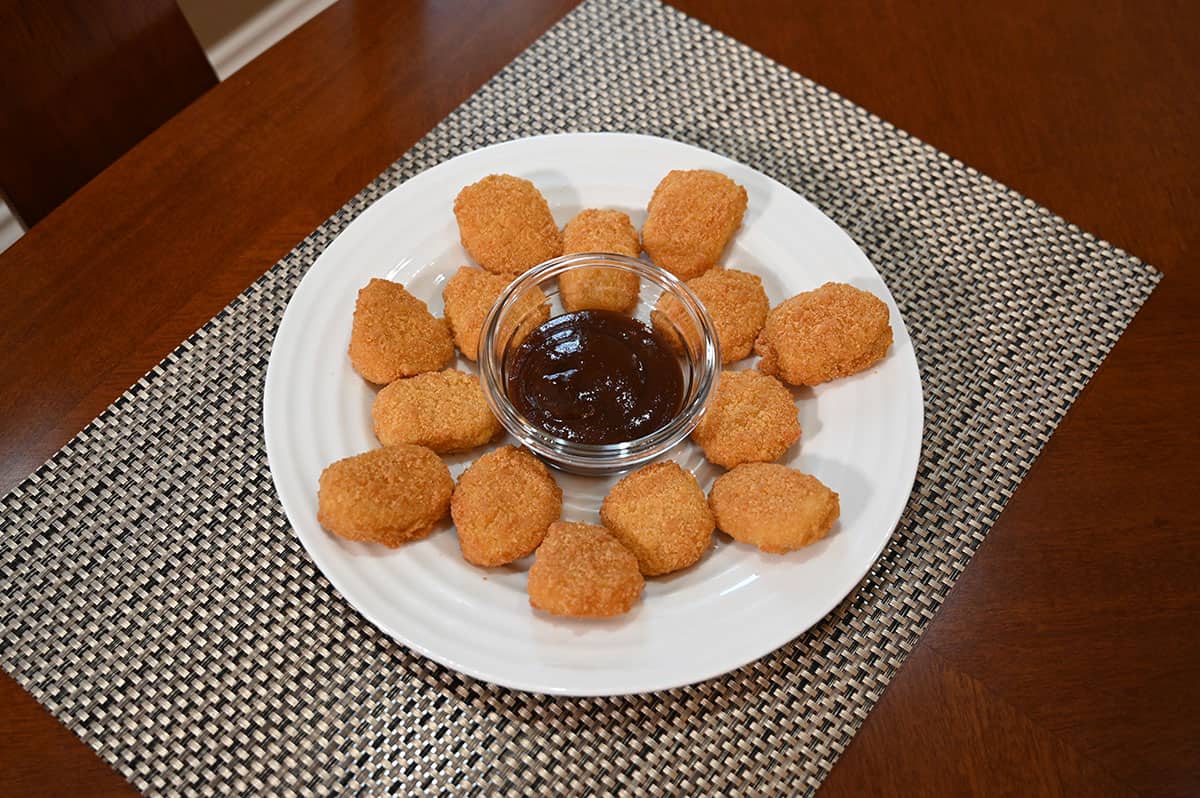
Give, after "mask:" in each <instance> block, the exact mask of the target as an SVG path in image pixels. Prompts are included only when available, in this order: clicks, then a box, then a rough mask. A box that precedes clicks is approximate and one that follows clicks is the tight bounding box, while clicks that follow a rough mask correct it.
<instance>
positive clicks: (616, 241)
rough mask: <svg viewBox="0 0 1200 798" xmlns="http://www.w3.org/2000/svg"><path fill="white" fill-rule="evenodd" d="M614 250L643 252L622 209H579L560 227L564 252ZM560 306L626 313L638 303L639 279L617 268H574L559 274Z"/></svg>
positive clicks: (619, 252) (635, 253) (635, 232)
mask: <svg viewBox="0 0 1200 798" xmlns="http://www.w3.org/2000/svg"><path fill="white" fill-rule="evenodd" d="M573 252H615V253H617V254H618V255H628V256H629V257H631V258H636V257H637V256H638V255H640V254H641V252H642V245H641V243H640V242H639V241H638V234H637V230H636V229H634V226H633V223H632V222H631V221H629V214H627V213H621V211H599V210H595V209H593V208H589V209H588V210H584V211H580V212H579V213H578V214H577V215H576V216H575V218H574V219H572V220H571V221H569V222H567V226H566V227H564V228H563V254H564V255H570V254H571V253H573ZM558 289H559V293H560V295H561V296H562V303H563V307H564V308H566V309H567V310H568V311H576V310H612V311H616V312H617V313H628V312H629V311H631V310H633V308H634V306H636V305H637V301H638V292H639V290H640V289H641V280H639V279H638V276H637V275H636V274H632V273H630V272H623V271H621V270H620V269H611V268H610V269H606V268H603V267H597V268H594V269H576V270H574V271H570V272H567V273H566V274H564V275H561V276H560V277H559V278H558Z"/></svg>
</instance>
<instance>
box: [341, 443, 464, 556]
mask: <svg viewBox="0 0 1200 798" xmlns="http://www.w3.org/2000/svg"><path fill="white" fill-rule="evenodd" d="M453 490H454V480H453V479H452V478H451V476H450V469H448V468H446V464H445V463H443V462H442V461H441V458H439V457H438V456H437V455H436V454H434V453H433V452H432V451H431V450H429V449H426V448H425V447H424V446H412V445H409V444H400V445H399V446H387V447H384V448H383V449H374V450H372V451H369V452H363V453H362V454H357V455H354V456H353V457H347V458H345V459H344V460H338V461H337V462H336V463H332V464H330V465H329V466H328V467H327V468H326V469H325V470H324V471H322V472H321V479H320V483H319V487H318V489H317V521H318V522H319V523H320V524H321V526H323V527H324V528H325V529H327V530H328V531H330V532H332V533H334V534H335V535H340V536H341V537H344V538H346V539H348V540H357V541H359V542H361V543H382V544H383V545H384V546H388V547H389V548H393V549H394V548H396V547H397V546H400V545H402V544H404V543H407V542H409V541H410V540H418V539H420V538H423V537H425V536H426V535H428V534H429V533H430V532H432V531H433V527H434V526H435V525H436V524H437V522H438V521H441V520H442V519H443V518H445V517H446V513H447V512H448V511H449V510H450V494H451V492H452V491H453Z"/></svg>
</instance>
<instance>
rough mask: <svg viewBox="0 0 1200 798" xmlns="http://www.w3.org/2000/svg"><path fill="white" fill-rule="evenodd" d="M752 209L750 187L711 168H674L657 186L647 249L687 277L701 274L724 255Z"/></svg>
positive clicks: (645, 235) (648, 222)
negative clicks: (748, 198)
mask: <svg viewBox="0 0 1200 798" xmlns="http://www.w3.org/2000/svg"><path fill="white" fill-rule="evenodd" d="M745 213H746V189H744V188H742V187H741V186H739V185H738V184H737V183H735V182H733V181H732V180H730V179H729V178H728V177H726V176H725V175H723V174H720V173H719V172H710V171H709V170H707V169H693V170H691V171H679V170H676V171H673V172H669V173H668V174H667V176H666V177H664V178H663V179H662V181H661V182H660V183H659V184H658V187H657V188H655V189H654V196H653V197H651V198H650V206H649V208H648V209H647V216H646V223H645V224H643V225H642V248H643V249H645V250H646V252H647V253H649V255H650V258H651V259H652V260H653V261H654V262H655V263H656V264H658V265H659V266H661V267H662V268H664V269H666V270H667V271H669V272H671V273H672V274H674V275H675V276H676V277H678V278H679V279H681V280H690V279H692V278H693V277H699V276H700V275H701V274H703V273H704V272H706V271H708V270H709V269H711V268H712V267H713V265H714V264H715V263H716V262H717V258H719V257H721V253H722V252H724V251H725V246H726V245H727V244H728V243H729V239H731V238H733V234H734V233H735V232H736V231H737V229H738V227H740V226H741V224H742V216H744V215H745Z"/></svg>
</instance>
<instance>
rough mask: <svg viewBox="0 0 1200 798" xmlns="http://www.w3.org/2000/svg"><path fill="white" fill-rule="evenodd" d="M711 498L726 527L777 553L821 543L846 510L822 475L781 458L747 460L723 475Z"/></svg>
mask: <svg viewBox="0 0 1200 798" xmlns="http://www.w3.org/2000/svg"><path fill="white" fill-rule="evenodd" d="M708 503H709V506H711V507H712V511H713V514H714V515H715V516H716V517H717V526H718V527H719V528H720V529H721V530H722V531H723V532H725V533H726V534H728V535H729V536H730V537H732V538H733V539H734V540H737V541H741V542H742V543H749V544H751V545H753V546H757V547H758V548H760V549H762V550H763V551H765V552H769V553H771V554H783V553H785V552H789V551H793V550H795V549H798V548H801V547H802V546H807V545H808V544H810V543H816V542H817V541H818V540H820V539H821V538H823V537H825V536H826V535H828V534H829V530H830V529H831V528H832V527H833V522H834V521H836V520H837V518H838V515H839V513H840V512H841V508H840V506H839V504H838V495H837V494H836V493H834V492H833V491H831V490H830V489H829V488H827V487H825V485H823V484H822V483H821V481H820V480H819V479H817V478H816V477H814V476H811V475H809V474H802V473H801V472H799V471H797V470H795V469H794V468H788V467H786V466H782V465H778V464H776V463H746V464H745V465H740V466H738V467H737V468H735V469H733V470H732V471H730V472H728V473H726V474H722V475H721V476H720V477H717V481H716V482H714V483H713V487H712V490H711V491H710V492H709V495H708Z"/></svg>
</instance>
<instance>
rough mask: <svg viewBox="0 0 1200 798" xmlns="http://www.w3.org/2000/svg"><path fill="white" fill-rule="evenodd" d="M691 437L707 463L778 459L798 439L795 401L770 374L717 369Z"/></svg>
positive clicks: (720, 463)
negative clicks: (714, 384) (712, 393)
mask: <svg viewBox="0 0 1200 798" xmlns="http://www.w3.org/2000/svg"><path fill="white" fill-rule="evenodd" d="M692 440H693V441H695V442H696V443H697V444H698V445H699V446H700V448H701V449H703V450H704V456H705V457H707V458H708V461H709V462H710V463H715V464H716V465H719V466H721V467H723V468H733V467H734V466H737V465H740V464H741V463H754V462H770V461H771V460H778V459H779V457H780V456H781V455H782V454H783V453H784V452H786V451H787V450H788V447H790V446H791V445H792V444H793V443H795V442H796V441H798V440H800V422H799V421H798V420H797V412H796V403H795V401H793V400H792V395H791V393H789V392H788V389H787V388H785V387H783V384H782V383H781V382H779V380H777V379H775V378H774V377H770V376H767V375H766V374H763V373H762V372H759V371H726V372H723V373H722V374H721V380H720V382H719V383H718V384H717V393H716V396H714V397H713V401H712V404H710V405H709V406H708V410H707V411H705V413H704V419H703V420H702V421H701V422H700V425H699V426H697V427H696V429H695V430H694V431H693V432H692Z"/></svg>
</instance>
